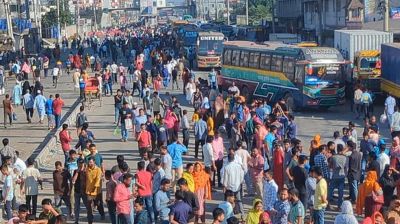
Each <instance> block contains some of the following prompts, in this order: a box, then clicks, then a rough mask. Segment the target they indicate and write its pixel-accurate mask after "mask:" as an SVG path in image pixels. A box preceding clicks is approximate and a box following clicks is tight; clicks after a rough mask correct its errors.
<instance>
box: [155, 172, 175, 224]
mask: <svg viewBox="0 0 400 224" xmlns="http://www.w3.org/2000/svg"><path fill="white" fill-rule="evenodd" d="M170 186H171V181H170V180H168V179H162V181H161V186H160V189H159V190H158V191H157V193H156V194H155V195H154V202H155V203H154V204H155V208H156V209H155V210H156V211H157V215H158V216H159V217H158V218H159V220H161V224H168V223H169V212H170V208H169V202H170V199H169V197H168V192H169V188H170ZM156 218H157V217H156Z"/></svg>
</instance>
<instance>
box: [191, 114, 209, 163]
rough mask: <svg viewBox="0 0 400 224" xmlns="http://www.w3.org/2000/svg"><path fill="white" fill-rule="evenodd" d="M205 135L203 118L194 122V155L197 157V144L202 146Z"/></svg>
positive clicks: (205, 124) (205, 127)
mask: <svg viewBox="0 0 400 224" xmlns="http://www.w3.org/2000/svg"><path fill="white" fill-rule="evenodd" d="M206 137H207V123H206V122H205V121H204V119H199V120H198V121H196V122H195V123H194V157H195V158H196V159H197V158H198V154H199V144H201V146H202V147H203V145H204V144H205V140H206Z"/></svg>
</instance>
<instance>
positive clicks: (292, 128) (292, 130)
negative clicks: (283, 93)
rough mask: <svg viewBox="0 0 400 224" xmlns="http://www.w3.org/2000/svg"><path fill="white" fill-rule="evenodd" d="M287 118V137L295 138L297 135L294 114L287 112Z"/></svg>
mask: <svg viewBox="0 0 400 224" xmlns="http://www.w3.org/2000/svg"><path fill="white" fill-rule="evenodd" d="M288 118H289V124H288V127H287V137H288V139H295V138H296V135H297V124H296V123H295V122H294V116H293V115H292V114H289V116H288Z"/></svg>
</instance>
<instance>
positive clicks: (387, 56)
mask: <svg viewBox="0 0 400 224" xmlns="http://www.w3.org/2000/svg"><path fill="white" fill-rule="evenodd" d="M399 55H400V43H391V44H382V52H381V60H382V75H381V90H382V91H383V92H385V93H390V94H392V95H393V96H395V97H397V98H400V76H399V71H400V57H399Z"/></svg>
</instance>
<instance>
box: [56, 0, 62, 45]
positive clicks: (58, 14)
mask: <svg viewBox="0 0 400 224" xmlns="http://www.w3.org/2000/svg"><path fill="white" fill-rule="evenodd" d="M57 31H58V37H57V41H58V43H61V24H60V0H57Z"/></svg>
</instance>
